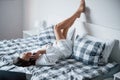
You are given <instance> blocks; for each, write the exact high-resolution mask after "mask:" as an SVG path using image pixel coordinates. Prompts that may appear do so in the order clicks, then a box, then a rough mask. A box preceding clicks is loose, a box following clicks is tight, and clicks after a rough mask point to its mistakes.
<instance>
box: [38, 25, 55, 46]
mask: <svg viewBox="0 0 120 80" xmlns="http://www.w3.org/2000/svg"><path fill="white" fill-rule="evenodd" d="M39 41H40V44H41V45H44V44H48V43H53V42H54V41H55V34H54V25H53V26H50V27H47V28H46V29H44V30H43V31H41V32H40V34H39Z"/></svg>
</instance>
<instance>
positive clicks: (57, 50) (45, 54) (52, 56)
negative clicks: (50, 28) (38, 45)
mask: <svg viewBox="0 0 120 80" xmlns="http://www.w3.org/2000/svg"><path fill="white" fill-rule="evenodd" d="M84 11H85V1H84V0H81V3H80V6H79V8H78V10H77V11H76V12H75V13H74V14H73V15H72V16H71V17H69V18H68V19H66V20H64V21H63V22H60V23H58V24H56V25H55V27H54V33H55V37H56V42H55V43H54V44H53V45H52V46H48V47H46V49H45V50H37V51H36V52H34V53H32V52H26V53H24V54H23V55H22V57H19V58H18V59H17V61H15V63H14V64H15V65H17V66H30V65H53V64H55V63H56V62H57V61H58V60H59V59H65V58H68V57H69V56H70V55H71V54H72V41H71V40H68V39H66V35H67V32H68V29H69V28H70V27H71V26H72V24H73V23H74V21H75V20H76V19H77V18H79V17H80V15H81V13H82V12H84Z"/></svg>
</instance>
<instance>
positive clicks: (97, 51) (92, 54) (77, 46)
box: [73, 35, 105, 66]
mask: <svg viewBox="0 0 120 80" xmlns="http://www.w3.org/2000/svg"><path fill="white" fill-rule="evenodd" d="M104 46H105V45H104V43H102V42H98V41H92V40H89V39H87V38H85V37H80V36H79V35H77V36H76V39H75V42H74V47H73V52H74V54H73V56H74V58H75V59H76V60H78V61H81V62H83V63H84V64H87V65H95V66H97V65H98V62H99V59H100V55H101V53H102V51H103V50H104Z"/></svg>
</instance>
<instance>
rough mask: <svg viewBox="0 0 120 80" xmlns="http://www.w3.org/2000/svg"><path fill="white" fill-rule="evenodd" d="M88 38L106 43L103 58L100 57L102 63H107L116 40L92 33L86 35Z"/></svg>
mask: <svg viewBox="0 0 120 80" xmlns="http://www.w3.org/2000/svg"><path fill="white" fill-rule="evenodd" d="M86 38H87V39H90V40H93V41H99V42H102V43H105V49H104V51H103V52H102V58H101V59H100V61H99V62H100V63H101V64H106V63H108V58H109V56H110V54H111V52H112V49H113V47H114V44H115V40H114V39H99V38H96V37H93V36H90V35H87V36H86Z"/></svg>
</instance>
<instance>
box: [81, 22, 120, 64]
mask: <svg viewBox="0 0 120 80" xmlns="http://www.w3.org/2000/svg"><path fill="white" fill-rule="evenodd" d="M79 23H80V22H79ZM82 24H83V25H84V28H82V29H84V30H85V31H87V33H88V34H89V35H92V36H95V37H98V38H101V39H110V38H113V39H115V40H116V42H115V46H114V47H113V50H112V53H111V55H110V57H109V60H110V61H116V62H117V63H120V31H119V30H116V29H112V28H108V27H105V26H102V25H96V24H90V23H86V22H82ZM80 27H83V26H80Z"/></svg>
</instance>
